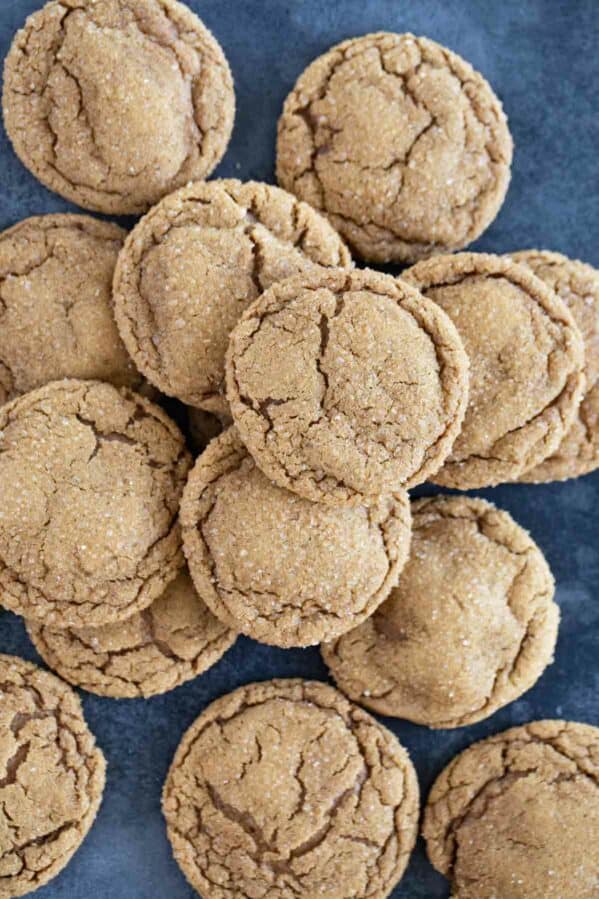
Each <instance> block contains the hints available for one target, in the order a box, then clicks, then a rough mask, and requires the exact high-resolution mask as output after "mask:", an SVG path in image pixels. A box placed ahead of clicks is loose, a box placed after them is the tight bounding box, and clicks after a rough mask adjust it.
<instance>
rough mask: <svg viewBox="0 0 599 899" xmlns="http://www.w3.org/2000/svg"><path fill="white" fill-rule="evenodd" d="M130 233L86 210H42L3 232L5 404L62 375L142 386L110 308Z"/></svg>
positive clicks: (0, 366) (0, 329)
mask: <svg viewBox="0 0 599 899" xmlns="http://www.w3.org/2000/svg"><path fill="white" fill-rule="evenodd" d="M124 239H125V231H123V230H122V229H121V228H119V227H118V226H117V225H113V224H110V223H109V222H101V221H98V220H97V219H92V218H89V217H88V216H85V215H41V216H37V217H35V218H30V219H26V220H25V221H23V222H20V223H19V224H18V225H15V226H14V227H13V228H9V230H8V231H5V232H4V233H3V234H0V404H2V403H5V402H8V401H9V400H11V399H14V398H15V397H16V396H19V395H20V394H22V393H27V392H28V391H29V390H33V389H34V388H35V387H41V386H42V385H43V384H47V383H48V382H49V381H57V380H59V379H60V378H84V379H89V378H94V379H97V380H99V381H109V382H110V383H111V384H115V385H116V386H117V387H121V386H124V387H133V388H136V387H140V386H141V384H142V381H143V379H142V377H141V375H140V374H139V372H138V371H137V369H136V368H135V366H134V365H133V362H132V361H131V359H130V357H129V355H128V353H127V351H126V349H125V346H124V344H123V342H122V340H121V338H120V337H119V333H118V331H117V327H116V323H115V321H114V316H113V312H112V278H113V275H114V267H115V265H116V260H117V256H118V254H119V251H120V250H121V248H122V245H123V241H124Z"/></svg>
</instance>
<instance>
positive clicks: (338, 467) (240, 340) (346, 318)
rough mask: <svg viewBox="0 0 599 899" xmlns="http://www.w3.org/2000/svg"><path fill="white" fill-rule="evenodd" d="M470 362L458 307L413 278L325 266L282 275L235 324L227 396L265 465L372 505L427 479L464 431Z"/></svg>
mask: <svg viewBox="0 0 599 899" xmlns="http://www.w3.org/2000/svg"><path fill="white" fill-rule="evenodd" d="M467 394H468V359H467V357H466V354H465V352H464V349H463V346H462V343H461V340H460V338H459V335H458V333H457V331H456V329H455V327H454V325H453V323H452V322H451V320H450V319H449V317H448V316H446V315H445V313H444V312H443V311H442V310H441V309H440V308H439V307H438V306H437V305H436V304H435V303H431V302H430V301H429V300H427V299H426V298H424V297H423V296H422V295H421V294H420V293H419V292H418V291H417V290H415V289H414V288H413V287H411V286H410V285H408V284H405V283H404V282H403V281H400V280H398V279H395V278H392V277H391V276H390V275H383V274H379V273H377V272H372V271H368V270H364V271H352V272H343V271H339V270H337V271H325V270H322V271H321V272H317V273H314V274H311V275H302V276H298V277H295V278H292V279H289V280H287V281H285V282H282V283H280V284H275V285H274V286H273V287H271V288H270V289H269V290H267V291H266V292H265V293H264V294H262V296H261V297H260V298H259V299H258V300H257V301H256V302H255V303H253V304H252V306H250V308H249V309H248V310H247V311H246V312H245V313H244V315H243V316H242V318H241V321H240V322H239V324H238V325H237V327H236V328H235V330H234V331H233V334H232V336H231V342H230V345H229V351H228V357H227V396H228V399H229V403H230V406H231V413H232V415H233V419H234V421H235V424H236V425H237V427H238V429H239V433H240V435H241V438H242V440H243V441H244V443H245V444H246V446H247V447H248V449H249V450H250V452H251V453H252V455H253V456H254V458H255V459H256V462H257V464H258V465H259V466H260V468H261V469H262V470H263V471H264V473H265V474H266V475H267V476H268V477H269V478H272V480H274V481H276V483H278V484H280V485H281V486H282V487H286V488H287V489H289V490H292V491H294V492H296V493H298V494H300V495H301V496H304V497H306V498H307V499H310V500H313V501H315V502H321V503H328V504H331V505H343V504H348V503H350V504H351V503H354V504H361V503H363V502H364V501H365V500H366V501H370V499H372V497H374V496H377V495H379V494H381V493H389V492H392V491H394V490H398V489H400V488H402V487H410V486H414V485H415V484H419V483H421V482H422V481H425V480H426V479H427V477H429V476H430V475H432V474H433V473H434V472H436V471H437V470H438V469H439V467H440V466H441V465H442V464H443V462H444V460H445V458H446V457H447V455H448V453H449V452H450V450H451V447H452V445H453V442H454V440H455V438H456V436H457V434H458V433H459V430H460V427H461V424H462V419H463V416H464V412H465V408H466V404H467Z"/></svg>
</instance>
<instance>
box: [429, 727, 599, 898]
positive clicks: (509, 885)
mask: <svg viewBox="0 0 599 899" xmlns="http://www.w3.org/2000/svg"><path fill="white" fill-rule="evenodd" d="M423 833H424V838H425V839H426V842H427V850H428V855H429V858H430V860H431V862H432V863H433V865H434V866H435V868H436V869H437V870H438V871H440V872H441V873H442V874H444V875H445V876H446V877H448V878H449V879H451V881H452V887H453V893H452V895H454V896H455V897H456V899H458V897H459V899H499V897H501V899H504V897H505V899H508V897H509V899H596V896H597V885H598V884H599V729H598V728H596V727H590V726H589V725H588V724H575V723H573V722H569V721H535V722H532V723H531V724H526V725H524V726H523V727H514V728H512V729H511V730H507V731H505V732H504V733H501V734H497V735H496V736H494V737H490V738H489V739H487V740H483V741H482V742H481V743H475V744H474V745H473V746H470V748H469V749H466V751H465V752H462V753H461V754H460V755H458V756H457V757H456V758H454V760H453V761H452V762H451V763H450V764H449V765H448V766H447V768H446V769H445V770H444V771H443V773H442V774H441V775H440V776H439V778H438V779H437V781H436V783H435V785H434V786H433V789H432V791H431V794H430V796H429V799H428V804H427V807H426V812H425V817H424V828H423Z"/></svg>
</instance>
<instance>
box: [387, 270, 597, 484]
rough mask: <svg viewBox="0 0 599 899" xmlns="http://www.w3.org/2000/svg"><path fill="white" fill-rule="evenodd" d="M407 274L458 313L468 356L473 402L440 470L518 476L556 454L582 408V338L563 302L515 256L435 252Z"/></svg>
mask: <svg viewBox="0 0 599 899" xmlns="http://www.w3.org/2000/svg"><path fill="white" fill-rule="evenodd" d="M402 278H404V279H405V280H406V281H408V282H409V283H410V284H413V285H414V286H416V287H417V288H418V289H419V290H421V291H422V293H423V294H424V295H425V296H427V297H429V298H430V299H431V300H434V301H435V303H437V304H438V305H439V306H440V307H441V308H442V309H443V310H444V311H445V312H446V313H447V315H449V316H450V318H451V319H452V321H453V322H454V324H455V326H456V328H457V329H458V331H459V334H460V337H461V338H462V340H463V341H464V346H465V348H466V352H467V353H468V356H469V357H470V403H469V406H468V409H467V411H466V417H465V419H464V423H463V426H462V430H461V433H460V435H459V436H458V438H457V440H456V441H455V444H454V446H453V450H452V452H451V455H450V456H449V459H448V460H447V462H446V463H445V465H444V466H443V468H442V469H441V470H440V471H439V472H437V474H436V475H435V476H434V478H433V480H434V481H435V482H436V483H438V484H442V485H443V486H445V487H455V488H457V489H459V490H470V489H475V488H478V487H489V486H493V485H495V484H499V483H501V482H502V481H511V480H515V479H516V478H518V477H519V476H520V475H521V474H522V473H523V472H524V471H526V470H528V469H530V468H531V467H532V466H534V465H537V464H538V463H539V462H541V461H542V460H543V459H545V458H546V457H547V456H550V455H551V454H552V453H553V452H554V451H555V450H556V449H557V447H558V446H559V444H560V442H561V440H562V438H563V437H564V435H565V434H566V433H567V431H568V429H569V428H570V426H571V425H572V422H573V421H574V419H575V417H576V411H577V409H578V406H579V404H580V400H581V398H582V394H583V390H584V383H585V378H584V373H583V367H584V345H583V342H582V337H581V335H580V331H579V330H578V328H577V326H576V324H575V322H574V319H573V318H572V314H571V313H570V312H569V311H568V309H567V307H566V305H565V303H564V302H563V301H562V300H560V299H559V297H557V296H556V295H555V294H554V293H553V291H551V290H550V289H549V288H548V287H547V285H546V284H544V283H543V282H542V281H541V279H540V278H537V277H535V275H533V274H532V272H531V271H530V270H529V269H527V268H525V267H524V266H522V265H517V264H516V263H515V262H512V261H511V260H510V259H506V258H503V257H500V256H492V255H489V254H485V253H459V254H457V255H454V256H450V255H447V256H436V257H434V258H433V259H427V260H424V261H423V262H419V263H418V264H417V265H415V266H413V267H412V268H411V269H408V271H406V272H404V273H403V274H402Z"/></svg>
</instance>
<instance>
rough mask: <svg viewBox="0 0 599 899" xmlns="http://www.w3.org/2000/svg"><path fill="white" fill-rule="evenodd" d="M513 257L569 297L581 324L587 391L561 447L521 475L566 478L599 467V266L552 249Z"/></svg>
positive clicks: (525, 478) (534, 478) (524, 478)
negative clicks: (554, 251) (596, 266)
mask: <svg viewBox="0 0 599 899" xmlns="http://www.w3.org/2000/svg"><path fill="white" fill-rule="evenodd" d="M510 257H511V258H512V259H513V260H514V262H517V263H518V264H519V265H526V266H527V267H528V268H530V269H531V270H532V271H533V272H534V274H535V275H537V277H539V278H541V279H542V280H543V281H544V282H545V283H546V284H547V285H548V287H550V288H551V289H552V290H553V291H555V293H556V294H557V295H558V296H559V297H560V298H561V299H562V300H563V301H564V303H565V304H566V306H567V307H568V308H569V310H570V312H571V313H572V315H573V316H574V321H575V322H576V324H577V325H578V327H579V328H580V331H581V333H582V336H583V339H584V346H585V357H586V365H585V375H586V381H587V384H586V391H585V394H584V397H583V399H582V402H581V404H580V406H579V407H578V414H577V416H576V418H575V419H574V424H573V425H572V426H571V427H570V430H569V431H568V433H567V434H566V436H565V437H564V439H563V440H562V442H561V443H560V445H559V447H558V448H557V450H556V451H555V452H554V453H553V455H551V456H550V457H549V458H548V459H545V461H544V462H541V464H540V465H537V466H535V467H534V468H532V469H531V470H529V471H525V472H524V474H522V475H520V478H519V480H520V481H529V482H532V483H536V484H538V483H541V482H543V481H563V480H566V478H576V477H579V476H580V475H583V474H588V473H589V472H590V471H594V470H595V469H596V468H598V467H599V271H597V269H594V268H592V267H591V266H590V265H587V264H586V263H584V262H580V261H579V260H577V259H568V257H567V256H562V255H561V253H550V252H549V251H547V250H522V251H521V252H519V253H511V254H510Z"/></svg>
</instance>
